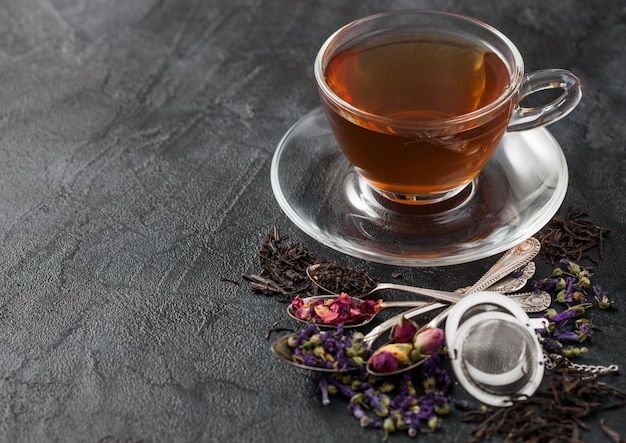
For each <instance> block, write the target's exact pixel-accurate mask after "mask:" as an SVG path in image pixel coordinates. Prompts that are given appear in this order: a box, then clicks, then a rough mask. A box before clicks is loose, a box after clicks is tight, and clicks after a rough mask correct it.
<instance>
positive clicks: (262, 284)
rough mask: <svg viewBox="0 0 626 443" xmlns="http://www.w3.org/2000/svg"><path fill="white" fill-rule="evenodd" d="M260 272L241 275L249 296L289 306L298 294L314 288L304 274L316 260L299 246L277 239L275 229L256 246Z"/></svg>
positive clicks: (282, 237) (286, 239)
mask: <svg viewBox="0 0 626 443" xmlns="http://www.w3.org/2000/svg"><path fill="white" fill-rule="evenodd" d="M258 257H259V263H260V265H261V272H259V273H258V274H243V275H242V277H243V278H245V279H246V280H248V281H249V282H250V288H251V289H252V291H253V292H256V293H261V294H264V295H268V296H274V297H276V298H277V299H278V300H279V301H281V302H290V301H291V300H293V299H294V298H295V296H296V295H298V294H308V293H311V292H312V291H314V290H315V285H314V284H313V282H311V279H309V277H308V276H307V274H306V268H307V267H308V266H310V265H312V264H314V263H316V262H317V260H316V259H315V258H314V257H313V254H311V252H310V251H309V250H308V249H307V247H306V246H305V245H304V244H302V243H294V242H292V241H291V240H289V237H287V236H281V235H280V232H279V230H278V228H277V227H274V230H273V231H272V232H271V233H268V234H266V235H265V236H264V237H263V239H262V240H261V244H260V246H259V253H258Z"/></svg>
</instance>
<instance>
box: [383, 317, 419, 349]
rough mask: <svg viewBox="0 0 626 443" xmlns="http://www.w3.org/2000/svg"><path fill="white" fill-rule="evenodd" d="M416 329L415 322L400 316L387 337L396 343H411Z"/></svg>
mask: <svg viewBox="0 0 626 443" xmlns="http://www.w3.org/2000/svg"><path fill="white" fill-rule="evenodd" d="M418 329H419V327H418V326H417V324H416V323H414V322H412V321H411V320H407V319H406V318H404V316H402V317H401V318H400V321H399V322H398V324H397V325H396V326H395V327H394V328H393V329H392V330H391V336H390V337H389V338H390V339H391V340H392V341H395V342H396V343H411V342H412V341H413V337H414V336H415V333H416V332H417V331H418Z"/></svg>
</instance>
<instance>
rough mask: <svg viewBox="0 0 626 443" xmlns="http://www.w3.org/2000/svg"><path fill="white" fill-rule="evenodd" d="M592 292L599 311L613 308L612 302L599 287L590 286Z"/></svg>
mask: <svg viewBox="0 0 626 443" xmlns="http://www.w3.org/2000/svg"><path fill="white" fill-rule="evenodd" d="M592 290H593V294H594V296H595V299H596V301H597V302H598V307H599V308H600V309H609V308H613V307H614V305H613V300H611V299H609V297H608V295H607V293H606V292H605V291H604V290H603V289H602V287H601V286H600V285H594V286H592Z"/></svg>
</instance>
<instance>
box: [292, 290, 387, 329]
mask: <svg viewBox="0 0 626 443" xmlns="http://www.w3.org/2000/svg"><path fill="white" fill-rule="evenodd" d="M382 302H383V301H382V300H377V301H374V300H359V299H355V298H352V297H350V296H349V295H348V294H346V293H345V292H343V293H341V294H340V295H339V296H337V297H335V298H329V299H313V300H307V301H305V300H303V299H302V298H300V297H296V298H295V299H294V300H293V301H292V302H291V306H293V308H294V314H295V316H296V317H297V318H299V319H300V320H304V321H308V322H311V323H317V324H320V325H329V326H331V325H332V326H337V325H339V324H341V323H343V324H344V325H351V324H355V323H361V322H362V321H364V320H369V319H370V318H372V317H373V316H374V315H375V314H376V313H377V312H378V311H379V310H380V306H381V304H382Z"/></svg>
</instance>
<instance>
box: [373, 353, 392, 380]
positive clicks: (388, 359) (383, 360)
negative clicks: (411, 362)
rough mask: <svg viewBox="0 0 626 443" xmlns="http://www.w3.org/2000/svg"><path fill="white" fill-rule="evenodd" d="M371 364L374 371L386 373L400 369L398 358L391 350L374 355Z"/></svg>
mask: <svg viewBox="0 0 626 443" xmlns="http://www.w3.org/2000/svg"><path fill="white" fill-rule="evenodd" d="M370 365H371V367H372V369H373V370H374V371H376V372H379V373H381V374H385V373H388V372H394V371H396V370H397V369H398V359H397V358H396V356H395V355H394V354H393V353H391V352H387V351H381V352H377V353H375V354H374V355H372V357H371V359H370Z"/></svg>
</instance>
